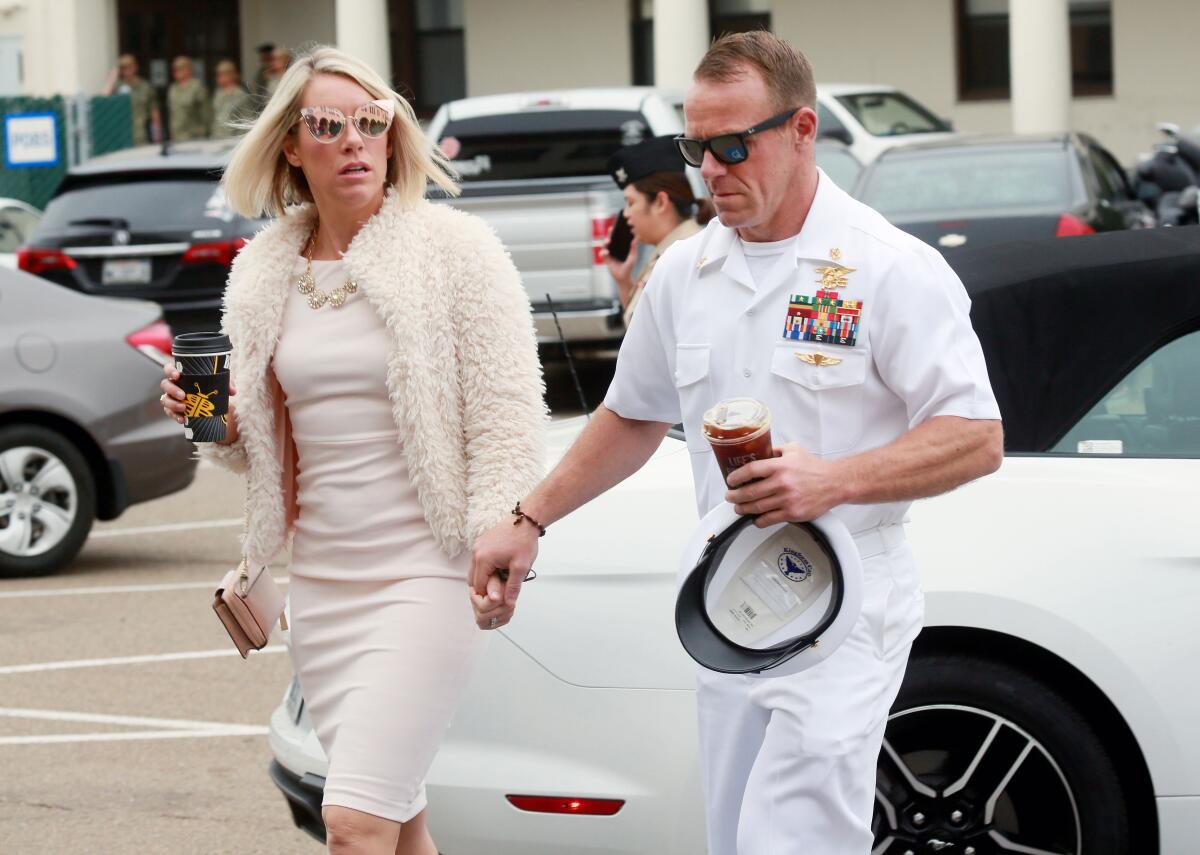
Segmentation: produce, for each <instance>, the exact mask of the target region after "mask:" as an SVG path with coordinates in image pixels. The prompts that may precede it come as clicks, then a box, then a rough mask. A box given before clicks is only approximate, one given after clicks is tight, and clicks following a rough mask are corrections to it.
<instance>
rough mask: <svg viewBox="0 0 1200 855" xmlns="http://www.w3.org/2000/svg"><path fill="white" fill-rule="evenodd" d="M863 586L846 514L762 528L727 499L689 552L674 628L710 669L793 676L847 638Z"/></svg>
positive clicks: (682, 570) (701, 529)
mask: <svg viewBox="0 0 1200 855" xmlns="http://www.w3.org/2000/svg"><path fill="white" fill-rule="evenodd" d="M862 588H863V578H862V561H861V559H860V557H859V552H858V546H857V545H856V544H855V542H854V539H853V538H852V537H851V536H850V532H849V531H847V529H846V526H845V525H844V524H843V523H842V522H841V520H839V519H838V518H837V517H834V516H833V515H831V514H828V513H827V514H824V515H823V516H821V517H819V518H817V519H815V520H813V521H812V522H801V523H792V522H785V523H778V524H776V525H772V526H768V527H766V528H758V527H757V526H755V525H754V518H753V517H749V516H740V515H739V514H738V513H737V512H736V511H734V509H733V506H732V505H730V504H728V503H722V504H721V505H718V506H717V507H715V508H713V510H712V511H710V512H709V513H708V514H707V515H706V516H705V517H704V519H703V520H701V522H700V525H699V527H697V529H696V530H695V532H694V533H693V534H692V537H691V539H690V540H689V542H688V546H687V548H686V549H685V550H684V555H683V559H682V561H681V567H680V573H679V588H678V592H677V596H676V601H675V628H676V630H677V632H678V633H679V640H680V642H682V644H683V647H684V649H685V650H686V651H687V652H688V655H690V656H691V657H692V658H693V659H695V660H696V662H698V663H699V664H700V665H701V666H703V667H705V668H707V669H709V670H710V671H718V672H721V673H725V674H746V675H748V676H752V677H782V676H787V675H789V674H796V673H799V672H800V671H804V670H806V669H808V668H811V667H813V666H814V665H817V664H818V663H820V662H822V661H823V660H825V659H827V658H828V657H829V656H830V655H831V654H832V653H833V652H834V650H836V649H837V647H838V646H839V645H840V644H841V643H842V642H843V641H845V640H846V637H847V636H848V635H849V634H850V631H851V629H852V628H853V627H854V623H855V621H857V620H858V616H859V614H860V613H861V611H862V598H863V590H862Z"/></svg>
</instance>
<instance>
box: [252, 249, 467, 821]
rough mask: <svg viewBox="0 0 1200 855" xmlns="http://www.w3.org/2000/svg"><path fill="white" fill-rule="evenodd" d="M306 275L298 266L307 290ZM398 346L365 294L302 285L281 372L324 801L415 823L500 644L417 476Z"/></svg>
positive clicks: (297, 618)
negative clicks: (447, 736) (396, 363)
mask: <svg viewBox="0 0 1200 855" xmlns="http://www.w3.org/2000/svg"><path fill="white" fill-rule="evenodd" d="M303 270H304V260H303V259H298V261H297V266H296V269H295V271H294V280H295V279H298V278H299V277H300V274H301V273H302V272H303ZM313 274H314V276H315V278H316V280H317V287H319V288H321V289H322V290H324V291H326V292H331V291H332V290H333V289H334V288H336V287H338V286H339V285H342V284H343V283H345V282H346V281H347V274H346V272H345V269H344V267H343V265H342V263H341V262H340V261H314V262H313ZM294 280H293V281H294ZM390 338H391V333H390V332H389V330H388V329H387V327H386V326H385V325H384V323H383V321H382V320H381V319H380V318H379V316H378V314H377V313H376V311H375V309H374V307H372V305H371V303H370V301H369V300H368V299H367V297H366V295H365V294H364V293H363V292H362V291H361V290H360V291H359V292H358V293H356V294H352V295H351V296H350V297H349V298H348V299H347V301H346V303H345V304H344V305H342V306H340V307H339V308H336V309H335V308H332V307H330V306H328V305H326V306H323V307H322V308H320V309H313V308H311V307H310V306H309V305H308V303H307V298H306V297H305V296H304V295H302V294H300V293H299V292H298V291H297V290H296V289H295V288H294V287H293V289H292V291H291V293H290V294H289V296H288V302H287V305H286V306H285V308H284V315H283V323H282V331H281V333H280V337H279V341H278V343H277V345H276V348H275V355H274V370H275V374H276V377H277V378H278V379H279V383H280V386H281V388H282V389H283V392H284V395H285V398H286V403H287V411H288V415H289V418H290V421H291V426H292V439H293V441H294V442H295V445H296V450H297V454H298V458H299V466H298V472H297V480H296V498H297V504H298V508H299V516H298V518H297V520H296V534H295V539H294V541H293V544H292V563H291V566H290V567H289V574H290V576H291V585H290V597H291V616H292V629H291V639H292V659H293V663H294V665H295V668H296V674H297V676H298V677H299V679H300V687H301V689H302V690H303V693H304V699H305V704H306V708H307V710H308V713H309V716H310V718H311V719H312V722H313V726H314V728H315V729H316V733H317V738H318V739H319V740H320V743H321V746H322V748H323V749H324V750H325V753H326V755H327V756H328V757H329V773H328V776H327V778H326V781H325V796H324V804H327V805H329V804H333V805H341V806H343V807H349V808H354V809H356V810H361V811H364V812H366V813H370V814H374V815H376V816H381V817H384V818H385V819H391V820H394V821H397V822H406V821H408V820H409V819H411V818H412V817H414V816H415V815H416V814H417V813H419V812H420V811H421V810H422V809H423V808H424V807H425V792H424V778H425V775H426V773H427V772H428V770H429V766H430V764H431V763H432V762H433V758H434V755H435V754H436V752H437V748H438V745H439V743H440V741H441V739H442V737H443V735H444V733H445V731H446V728H447V727H448V726H449V723H450V719H451V717H452V715H453V713H454V710H455V708H456V706H457V705H458V702H459V699H460V698H461V696H462V692H463V689H464V688H465V685H466V682H467V679H468V677H469V674H470V671H471V667H472V666H473V664H474V663H475V661H476V660H477V659H478V657H479V655H480V653H481V652H482V650H483V647H484V645H485V644H486V639H487V634H486V633H483V632H481V631H479V629H478V628H477V627H476V626H475V622H474V619H473V615H472V611H471V607H470V602H469V600H468V598H467V585H466V577H467V569H468V563H469V554H468V553H463V554H462V555H459V556H456V557H454V558H450V557H448V556H446V555H445V553H443V552H442V551H441V549H440V548H439V547H438V546H437V543H436V542H435V540H434V537H433V533H432V531H431V530H430V528H429V524H428V523H427V522H426V520H425V514H424V511H423V510H422V507H421V504H420V502H419V500H418V497H417V492H416V488H415V487H414V486H413V484H412V481H411V479H410V478H409V474H408V466H407V462H406V460H405V456H404V446H403V439H402V437H400V435H399V431H398V429H397V427H396V419H395V417H394V415H393V407H394V406H398V404H393V402H392V401H390V400H389V398H388V391H387V385H386V376H387V366H388V360H389V359H390V358H391V357H392V348H391V347H390Z"/></svg>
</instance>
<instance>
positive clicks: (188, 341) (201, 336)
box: [172, 332, 233, 356]
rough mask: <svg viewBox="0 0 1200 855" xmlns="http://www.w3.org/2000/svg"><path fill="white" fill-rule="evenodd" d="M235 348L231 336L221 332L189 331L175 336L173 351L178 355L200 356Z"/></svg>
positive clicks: (226, 351)
mask: <svg viewBox="0 0 1200 855" xmlns="http://www.w3.org/2000/svg"><path fill="white" fill-rule="evenodd" d="M232 350H233V345H232V344H231V343H230V341H229V336H227V335H225V334H224V333H219V332H188V333H180V334H179V335H177V336H175V341H174V343H173V345H172V351H173V353H174V354H175V355H176V356H200V355H203V354H207V353H228V352H230V351H232Z"/></svg>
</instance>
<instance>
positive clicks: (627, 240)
mask: <svg viewBox="0 0 1200 855" xmlns="http://www.w3.org/2000/svg"><path fill="white" fill-rule="evenodd" d="M632 242H633V231H632V230H631V229H630V228H629V220H627V219H625V212H624V211H621V213H619V214H617V221H616V223H615V224H613V230H612V236H611V237H609V239H608V254H609V256H610V257H611V258H612V259H613V260H614V261H624V260H625V259H627V258H628V257H629V246H630V244H631V243H632Z"/></svg>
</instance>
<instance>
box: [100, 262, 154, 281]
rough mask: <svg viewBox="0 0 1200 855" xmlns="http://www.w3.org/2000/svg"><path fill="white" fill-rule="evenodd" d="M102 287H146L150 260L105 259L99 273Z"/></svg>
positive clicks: (148, 278) (148, 279)
mask: <svg viewBox="0 0 1200 855" xmlns="http://www.w3.org/2000/svg"><path fill="white" fill-rule="evenodd" d="M100 281H101V283H103V284H104V285H147V284H149V282H150V259H148V258H106V259H105V260H104V266H103V268H101V271H100Z"/></svg>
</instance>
